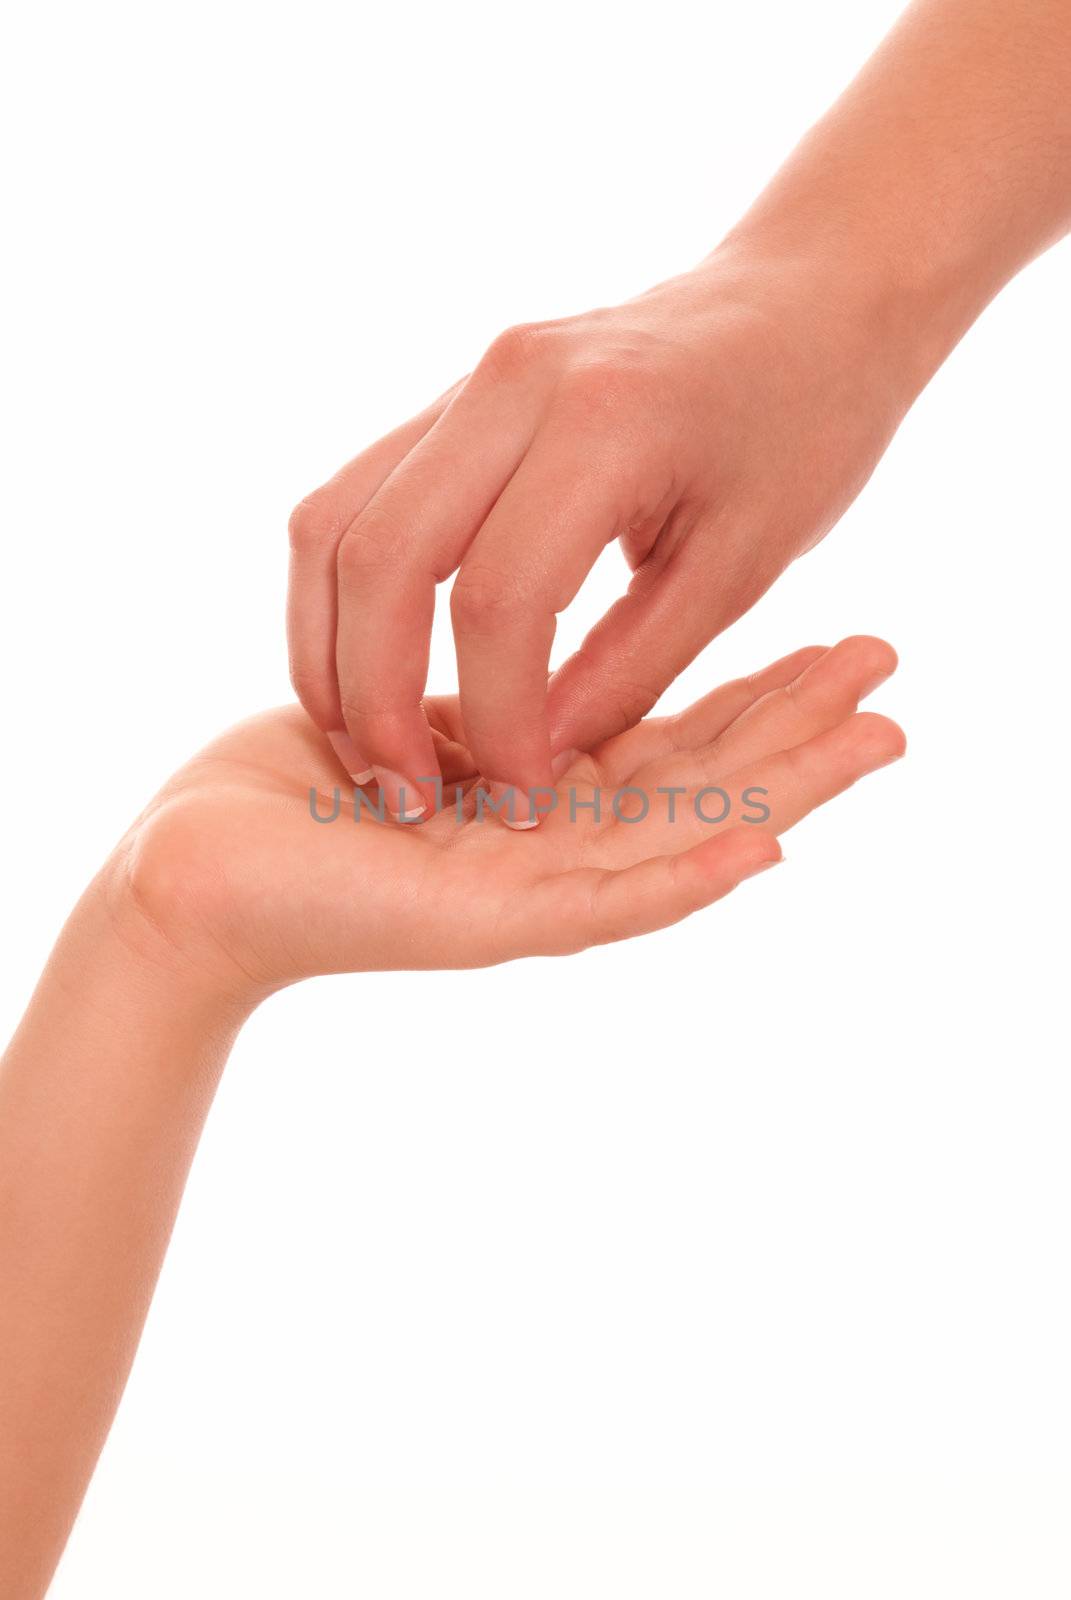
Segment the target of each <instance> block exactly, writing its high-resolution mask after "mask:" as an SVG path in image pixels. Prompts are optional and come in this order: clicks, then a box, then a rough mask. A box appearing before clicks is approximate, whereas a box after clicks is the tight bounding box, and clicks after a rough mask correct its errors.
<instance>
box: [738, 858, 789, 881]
mask: <svg viewBox="0 0 1071 1600" xmlns="http://www.w3.org/2000/svg"><path fill="white" fill-rule="evenodd" d="M784 859H785V858H784V856H774V858H773V860H772V861H760V862H759V864H758V866H755V867H749V868H748V869H747V871H746V872H745V873H744V876H743V877H742V878H741V879H740V882H741V883H743V882H744V879H745V878H757V877H758V875H759V873H760V872H769V870H770V868H771V867H779V866H780V865H781V863H782V861H783V860H784Z"/></svg>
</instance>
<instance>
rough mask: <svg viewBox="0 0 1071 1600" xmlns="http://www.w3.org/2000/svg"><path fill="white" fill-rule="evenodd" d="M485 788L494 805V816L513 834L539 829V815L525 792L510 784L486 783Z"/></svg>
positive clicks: (530, 797) (529, 796)
mask: <svg viewBox="0 0 1071 1600" xmlns="http://www.w3.org/2000/svg"><path fill="white" fill-rule="evenodd" d="M485 788H486V790H487V793H488V794H489V795H490V796H491V799H492V800H493V801H494V803H495V806H496V811H495V815H496V816H497V817H498V819H499V821H500V822H504V823H505V824H506V827H507V828H512V829H513V831H514V832H515V833H523V832H524V831H525V830H526V829H528V828H538V827H539V813H538V812H537V810H536V808H535V805H534V803H533V800H532V796H531V795H530V794H528V793H527V791H526V790H524V789H518V788H516V787H515V786H514V785H513V784H512V783H492V782H489V783H487V784H486V785H485Z"/></svg>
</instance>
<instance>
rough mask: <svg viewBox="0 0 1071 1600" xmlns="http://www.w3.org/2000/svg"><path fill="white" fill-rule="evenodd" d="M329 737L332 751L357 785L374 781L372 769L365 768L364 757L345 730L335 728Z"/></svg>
mask: <svg viewBox="0 0 1071 1600" xmlns="http://www.w3.org/2000/svg"><path fill="white" fill-rule="evenodd" d="M327 737H328V739H329V741H330V744H331V748H332V750H333V751H334V752H335V754H336V756H337V757H338V759H339V760H340V761H341V763H342V765H343V767H345V769H346V771H347V772H348V773H349V775H350V777H351V778H352V779H353V781H354V783H355V784H357V785H358V787H360V785H361V784H364V783H371V781H372V779H373V778H374V777H375V773H374V772H373V771H372V769H371V767H366V766H365V764H364V757H363V756H362V755H361V753H360V752H359V750H358V749H357V746H356V745H355V744H354V742H353V740H352V739H351V738H350V736H349V734H348V733H347V732H346V730H345V728H334V729H332V731H331V732H330V733H329V734H328V735H327Z"/></svg>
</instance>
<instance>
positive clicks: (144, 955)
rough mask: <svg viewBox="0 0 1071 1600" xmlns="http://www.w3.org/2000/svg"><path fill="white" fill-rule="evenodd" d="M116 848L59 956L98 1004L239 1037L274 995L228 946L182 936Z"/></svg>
mask: <svg viewBox="0 0 1071 1600" xmlns="http://www.w3.org/2000/svg"><path fill="white" fill-rule="evenodd" d="M159 910H160V908H159V907H158V906H157V905H155V904H153V902H152V901H151V899H147V898H146V896H145V894H144V886H143V885H142V884H141V883H139V881H138V878H137V876H136V875H135V874H132V873H131V871H130V867H129V862H128V861H127V860H126V859H125V857H124V855H123V853H122V851H117V852H116V854H115V855H114V856H112V857H111V858H110V859H109V860H108V861H107V862H106V863H105V865H104V867H103V868H102V870H101V871H100V873H98V875H97V877H96V878H95V879H94V880H93V882H92V883H91V884H90V885H89V887H88V888H87V889H86V891H85V893H84V894H83V896H82V898H81V899H80V900H79V902H78V904H77V905H76V906H75V908H74V910H73V912H72V913H71V916H70V917H69V919H68V921H67V923H66V925H65V927H64V929H63V932H62V933H61V935H60V938H59V940H58V942H57V945H56V949H55V951H54V953H53V956H52V964H53V965H54V966H56V967H57V969H58V970H59V972H60V975H61V976H62V977H64V978H65V980H66V981H67V983H68V985H70V984H72V983H77V985H78V987H79V989H85V990H89V991H92V994H93V997H94V1005H95V1007H96V1008H97V1009H99V1010H101V1011H106V1010H107V1009H110V1008H115V1009H117V1010H122V1011H123V1012H136V1013H139V1014H145V1015H146V1016H155V1017H157V1018H159V1019H161V1022H165V1021H166V1022H171V1021H178V1020H181V1025H182V1027H183V1029H184V1030H187V1031H190V1032H194V1033H199V1034H203V1035H204V1036H205V1037H206V1038H216V1037H222V1036H227V1035H233V1034H234V1033H236V1032H237V1030H238V1029H239V1028H240V1027H241V1025H242V1024H243V1023H244V1022H245V1021H246V1019H247V1018H248V1017H249V1016H250V1014H251V1013H252V1012H253V1011H254V1010H255V1008H256V1006H257V1005H258V1004H259V1003H260V1001H261V1000H263V999H265V998H266V996H267V994H268V993H270V992H271V991H270V988H269V987H268V986H267V985H258V984H257V983H255V982H254V981H253V980H252V979H251V978H250V977H249V975H248V974H246V973H244V972H242V971H241V970H240V969H239V968H238V967H237V966H236V965H235V964H234V963H233V962H232V961H231V960H230V959H229V957H227V956H225V955H224V954H223V953H222V952H219V951H215V950H211V949H209V948H206V947H198V946H196V945H194V944H192V943H191V942H187V941H183V940H181V939H180V938H178V937H177V935H176V933H175V931H174V930H173V929H172V928H171V927H170V926H169V924H168V922H167V920H166V918H164V917H162V916H161V915H160V914H159Z"/></svg>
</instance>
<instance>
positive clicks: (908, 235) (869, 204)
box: [722, 0, 1071, 398]
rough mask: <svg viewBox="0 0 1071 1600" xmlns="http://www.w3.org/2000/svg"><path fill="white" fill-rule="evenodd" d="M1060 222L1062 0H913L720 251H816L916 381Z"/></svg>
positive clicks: (1065, 22)
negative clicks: (880, 328) (862, 306)
mask: <svg viewBox="0 0 1071 1600" xmlns="http://www.w3.org/2000/svg"><path fill="white" fill-rule="evenodd" d="M1069 227H1071V0H916V3H915V4H914V5H912V6H910V7H909V8H908V10H907V12H906V13H905V14H904V16H903V17H902V18H901V20H900V22H899V23H898V25H897V26H896V27H895V28H894V29H893V31H892V33H891V34H890V35H889V36H888V38H887V39H886V40H885V41H884V43H883V44H882V45H881V47H880V48H879V50H878V51H877V52H876V53H875V55H874V56H873V57H872V58H871V60H870V61H869V62H868V63H867V64H866V66H865V67H864V68H863V70H862V72H861V73H860V74H859V76H858V77H857V78H856V79H855V81H854V82H853V83H852V84H851V85H850V87H849V88H848V90H847V91H846V92H845V94H844V95H843V96H842V97H841V99H840V100H839V101H838V102H837V103H836V105H834V106H833V108H832V109H831V110H830V111H829V112H828V113H827V114H826V116H824V117H823V118H822V119H821V121H820V122H819V123H818V124H817V125H816V126H815V127H814V128H813V129H812V130H811V131H810V133H809V134H808V135H807V136H806V137H805V138H804V140H803V141H802V142H801V144H800V145H799V146H798V148H797V149H796V150H795V151H794V153H793V154H792V156H791V157H790V158H789V160H788V161H787V162H786V163H785V165H784V166H783V167H782V168H781V170H780V171H779V172H778V173H777V175H776V176H775V178H774V179H773V181H772V182H771V183H770V185H769V186H768V188H767V189H766V190H765V191H764V192H763V194H762V195H761V196H760V198H759V199H758V201H757V202H756V204H755V205H754V206H753V207H752V209H751V210H750V211H749V212H748V213H747V215H746V216H745V217H744V218H743V220H742V221H741V223H740V224H739V225H738V226H737V227H736V228H735V229H734V230H733V231H732V233H731V234H730V235H729V237H728V239H727V240H726V241H725V244H724V245H723V247H722V252H723V253H725V252H727V253H729V254H730V255H731V254H732V253H733V252H734V251H736V250H742V251H744V252H745V253H747V252H752V251H755V250H756V249H757V250H759V251H760V252H761V253H762V254H763V255H764V256H767V257H769V256H772V257H774V258H788V259H790V260H798V261H800V262H802V263H809V264H814V266H815V267H816V269H817V273H816V276H817V277H818V279H819V281H823V282H825V283H826V284H827V285H828V290H829V293H830V294H831V295H835V296H837V297H838V298H841V297H842V298H843V299H844V301H845V303H846V304H847V305H851V304H852V303H853V300H855V299H858V300H860V301H862V302H863V303H864V304H865V306H866V308H867V313H868V314H869V315H871V316H872V317H874V318H875V319H877V320H878V321H879V322H880V323H881V324H882V325H883V327H884V330H885V331H886V332H887V333H888V335H889V337H890V339H891V340H892V341H894V342H895V343H896V344H897V346H898V348H899V350H900V351H901V352H902V353H903V355H904V356H905V358H906V360H907V362H908V365H907V367H906V369H905V374H904V375H905V380H906V382H907V384H908V386H909V388H910V389H911V390H912V391H913V392H917V390H918V389H919V388H921V387H922V386H923V385H924V384H925V382H926V381H927V380H928V378H929V377H930V376H931V375H932V373H933V371H935V370H936V368H937V367H938V366H939V365H940V363H941V362H942V361H943V360H944V358H945V356H946V355H947V354H948V353H949V351H950V350H951V349H952V347H953V346H954V345H955V343H956V342H957V340H958V339H959V338H961V337H962V335H963V333H964V332H965V331H966V329H967V328H968V327H969V326H970V325H971V323H972V322H973V321H974V319H975V318H976V317H977V316H978V315H979V313H980V312H981V311H982V309H983V308H984V307H985V306H986V304H987V303H988V302H989V301H990V300H991V299H992V297H993V296H994V295H995V294H996V293H997V292H998V291H999V290H1000V289H1001V288H1002V287H1003V285H1004V284H1005V283H1006V282H1007V281H1008V280H1009V279H1010V278H1011V277H1013V276H1014V274H1015V273H1016V272H1018V271H1019V269H1020V268H1021V267H1023V266H1025V265H1026V264H1027V262H1029V261H1030V260H1032V259H1033V258H1034V257H1035V256H1036V255H1038V254H1039V253H1040V252H1041V251H1043V250H1045V249H1046V248H1048V247H1049V246H1050V245H1051V244H1053V243H1055V241H1056V240H1057V239H1059V238H1060V237H1062V236H1063V234H1064V233H1066V232H1067V230H1068V228H1069ZM910 398H913V393H912V394H911V396H910Z"/></svg>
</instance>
